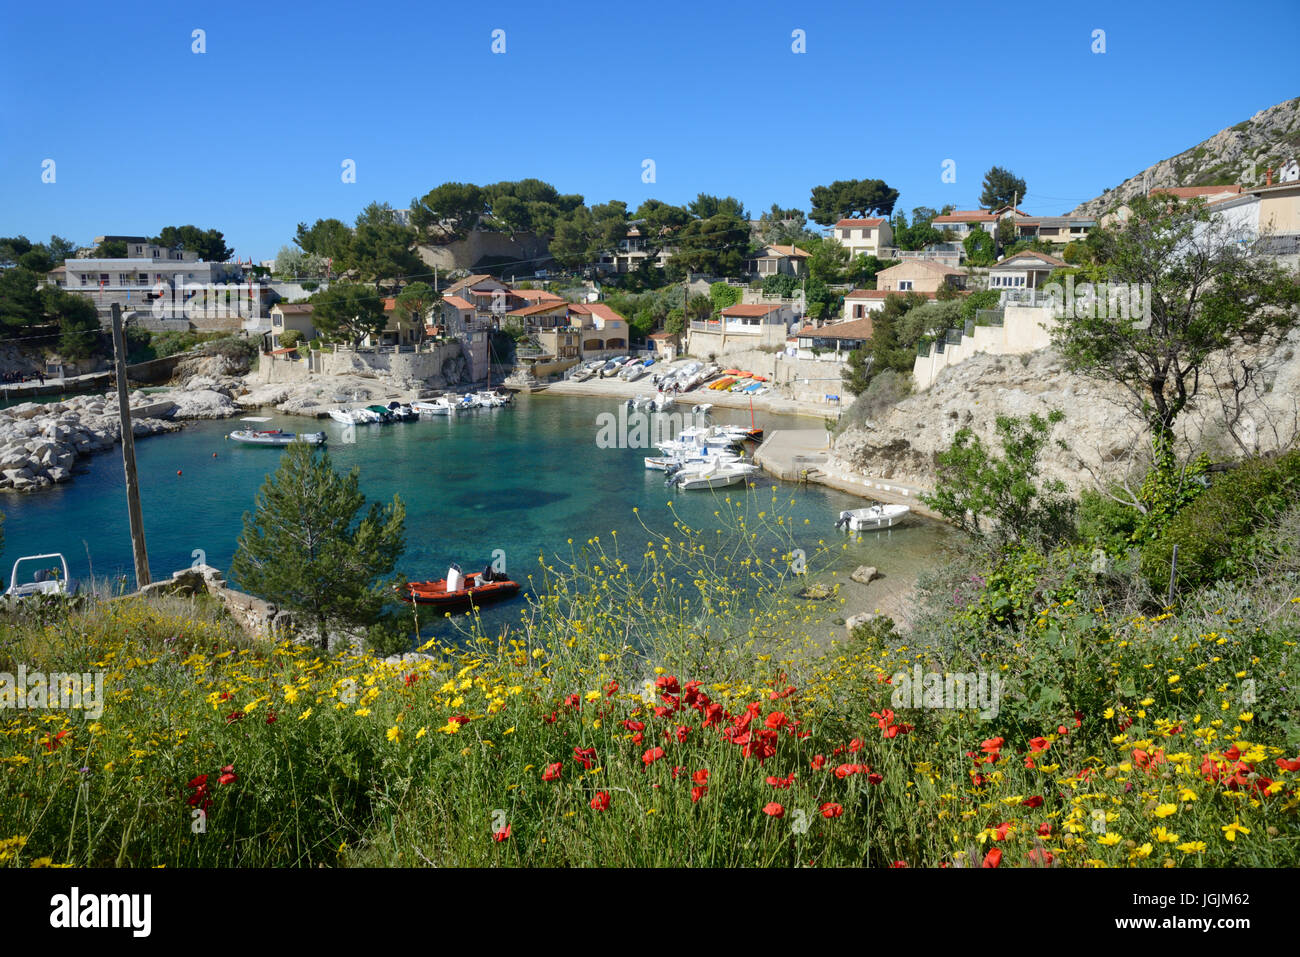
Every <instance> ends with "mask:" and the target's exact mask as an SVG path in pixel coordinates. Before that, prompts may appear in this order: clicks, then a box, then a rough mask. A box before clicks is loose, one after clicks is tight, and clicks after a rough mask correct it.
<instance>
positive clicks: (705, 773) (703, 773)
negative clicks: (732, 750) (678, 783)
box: [691, 768, 709, 785]
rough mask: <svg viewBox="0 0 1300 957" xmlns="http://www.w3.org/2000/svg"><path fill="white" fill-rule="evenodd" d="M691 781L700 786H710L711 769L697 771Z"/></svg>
mask: <svg viewBox="0 0 1300 957" xmlns="http://www.w3.org/2000/svg"><path fill="white" fill-rule="evenodd" d="M691 780H692V781H693V782H695V783H696V784H699V785H705V784H708V783H709V769H708V768H700V769H699V770H698V771H696V772H695V773H694V774H692V775H691Z"/></svg>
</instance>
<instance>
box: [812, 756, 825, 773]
mask: <svg viewBox="0 0 1300 957" xmlns="http://www.w3.org/2000/svg"><path fill="white" fill-rule="evenodd" d="M825 766H826V755H824V754H814V755H813V759H812V769H813V770H814V771H820V770H821V769H822V768H823V767H825Z"/></svg>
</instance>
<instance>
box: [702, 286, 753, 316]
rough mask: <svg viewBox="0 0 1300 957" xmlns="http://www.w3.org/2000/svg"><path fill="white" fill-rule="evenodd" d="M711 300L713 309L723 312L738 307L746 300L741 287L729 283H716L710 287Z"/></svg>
mask: <svg viewBox="0 0 1300 957" xmlns="http://www.w3.org/2000/svg"><path fill="white" fill-rule="evenodd" d="M709 298H710V299H711V300H712V301H713V307H714V308H715V309H719V310H721V309H726V308H727V307H729V306H734V305H736V303H738V302H740V300H741V299H743V298H745V295H744V292H743V291H742V290H741V288H740V287H739V286H733V285H731V283H727V282H715V283H713V284H712V285H711V286H709Z"/></svg>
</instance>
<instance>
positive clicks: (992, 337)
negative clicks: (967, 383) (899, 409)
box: [912, 304, 1056, 392]
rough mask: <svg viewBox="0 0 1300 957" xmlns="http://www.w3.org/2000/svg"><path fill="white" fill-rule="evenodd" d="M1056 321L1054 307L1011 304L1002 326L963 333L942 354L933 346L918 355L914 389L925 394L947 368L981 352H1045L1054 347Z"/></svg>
mask: <svg viewBox="0 0 1300 957" xmlns="http://www.w3.org/2000/svg"><path fill="white" fill-rule="evenodd" d="M1055 322H1056V320H1055V318H1054V317H1053V314H1052V307H1051V306H1017V305H1014V304H1013V305H1008V306H1007V307H1006V309H1005V310H1004V312H1003V319H1002V325H1000V326H976V327H975V328H974V329H973V330H972V332H971V335H965V334H964V333H963V335H962V337H961V341H960V342H955V343H954V342H945V343H943V349H942V351H940V349H939V344H938V343H932V344H931V345H930V351H929V353H927V354H926V355H923V356H920V355H919V356H917V357H916V361H915V362H914V363H913V364H912V382H913V388H914V389H915V391H917V392H924V391H925V390H926V389H928V388H930V386H932V385H934V383H935V381H936V380H937V379H938V378H939V376H940V375H941V374H942V373H943V371H944V370H945V369H948V368H951V367H952V366H955V365H957V364H958V363H961V362H965V361H966V360H967V359H969V358H970V357H971V356H974V355H976V354H978V353H981V352H987V353H991V354H993V355H1003V356H1016V355H1025V354H1026V353H1030V352H1037V351H1038V350H1039V349H1045V348H1047V346H1049V345H1050V344H1051V341H1052V337H1051V328H1052V326H1053V325H1055Z"/></svg>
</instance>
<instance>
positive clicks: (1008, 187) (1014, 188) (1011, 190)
mask: <svg viewBox="0 0 1300 957" xmlns="http://www.w3.org/2000/svg"><path fill="white" fill-rule="evenodd" d="M1024 200H1025V181H1024V180H1023V179H1021V178H1020V177H1019V176H1017V175H1016V174H1015V173H1013V172H1011V170H1009V169H1003V168H1002V167H1001V166H994V167H991V168H990V169H989V171H988V172H987V173H985V174H984V189H983V191H982V192H981V193H980V206H982V207H984V208H985V209H997V208H998V207H999V206H1010V205H1012V204H1013V203H1022V202H1024Z"/></svg>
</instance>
